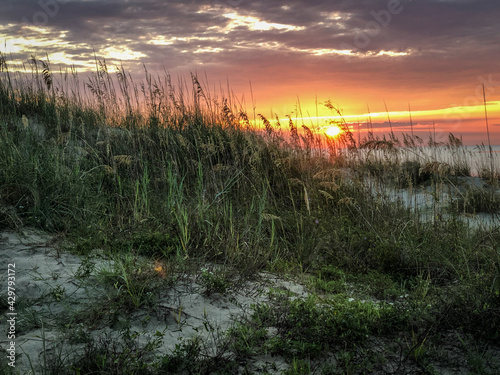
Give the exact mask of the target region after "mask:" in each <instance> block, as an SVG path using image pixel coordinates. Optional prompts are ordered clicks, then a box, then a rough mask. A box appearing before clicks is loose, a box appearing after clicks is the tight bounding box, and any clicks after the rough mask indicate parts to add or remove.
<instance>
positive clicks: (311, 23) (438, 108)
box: [0, 0, 500, 144]
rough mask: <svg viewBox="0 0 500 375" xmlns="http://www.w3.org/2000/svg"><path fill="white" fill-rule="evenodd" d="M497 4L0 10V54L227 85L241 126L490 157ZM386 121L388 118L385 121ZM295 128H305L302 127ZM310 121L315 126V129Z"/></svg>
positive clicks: (356, 0) (496, 135) (36, 0)
mask: <svg viewBox="0 0 500 375" xmlns="http://www.w3.org/2000/svg"><path fill="white" fill-rule="evenodd" d="M499 19H500V1H497V0H341V1H335V0H307V1H306V0H291V1H274V0H201V1H194V0H182V1H181V0H175V1H171V0H2V2H1V3H0V43H1V44H0V51H1V52H3V53H4V54H5V55H7V56H8V57H9V60H11V61H19V62H22V61H27V60H28V59H29V58H30V56H31V55H32V54H35V55H36V56H37V57H39V58H42V59H43V58H45V56H48V57H49V59H50V62H51V65H52V66H55V65H57V66H59V65H60V66H70V65H74V66H75V67H76V68H77V70H78V71H79V72H82V73H84V72H88V71H90V70H94V69H95V62H94V58H95V56H97V57H98V58H100V59H106V61H107V63H108V66H114V65H115V64H123V65H124V66H125V67H126V68H127V70H129V71H132V72H137V74H140V73H141V72H142V71H143V68H142V64H145V65H146V66H147V68H148V70H149V71H150V72H154V71H159V72H161V71H164V69H167V70H168V71H169V72H170V73H171V74H179V75H187V76H188V77H189V74H190V72H194V73H196V74H198V75H201V76H203V77H205V76H206V77H208V81H209V82H210V84H213V85H214V86H217V85H223V86H226V83H227V82H229V85H230V88H231V90H232V91H233V92H234V93H235V95H236V96H237V97H238V98H241V100H242V102H244V103H245V108H246V109H247V110H248V112H249V113H250V112H252V111H253V107H254V106H255V107H256V108H257V109H256V111H257V112H258V113H262V114H265V115H266V116H270V117H274V114H276V115H278V117H280V118H284V117H285V116H287V115H290V116H292V117H301V118H302V119H301V120H300V121H304V123H305V124H307V125H309V124H313V125H315V126H318V127H320V128H323V127H324V125H326V124H328V122H329V121H330V119H325V118H324V117H325V116H330V115H332V113H331V111H330V110H328V109H327V108H326V107H325V106H324V103H325V102H326V101H327V100H330V101H331V103H333V104H334V105H335V106H337V107H338V108H339V109H340V110H341V112H342V114H343V115H344V116H345V117H344V118H345V119H346V121H347V122H348V123H349V124H352V126H353V129H355V130H356V131H361V134H363V131H365V132H366V129H367V126H368V125H367V122H368V121H369V118H370V117H371V122H372V123H371V127H372V128H373V129H375V130H379V131H382V132H388V129H389V123H388V114H389V118H390V119H391V125H392V127H393V129H394V130H395V131H404V132H410V130H411V127H410V111H409V109H411V116H412V126H413V130H414V131H415V132H416V133H418V134H420V135H427V134H429V132H435V134H436V137H437V140H446V139H447V137H448V133H449V132H452V133H454V134H455V135H457V136H462V137H463V140H464V143H466V144H478V143H483V142H484V143H487V136H486V121H485V108H484V101H483V85H484V88H485V96H486V101H487V106H486V107H487V115H488V127H489V130H490V136H491V143H492V144H500V64H499V61H500V22H499V21H498V20H499ZM387 112H388V113H387ZM304 117H314V118H306V119H304ZM316 117H319V118H316Z"/></svg>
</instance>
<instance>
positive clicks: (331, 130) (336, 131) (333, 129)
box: [326, 125, 342, 137]
mask: <svg viewBox="0 0 500 375" xmlns="http://www.w3.org/2000/svg"><path fill="white" fill-rule="evenodd" d="M340 133H342V129H340V127H338V126H337V125H333V126H331V127H329V128H328V129H327V131H326V135H328V136H330V137H336V136H338V135H339V134H340Z"/></svg>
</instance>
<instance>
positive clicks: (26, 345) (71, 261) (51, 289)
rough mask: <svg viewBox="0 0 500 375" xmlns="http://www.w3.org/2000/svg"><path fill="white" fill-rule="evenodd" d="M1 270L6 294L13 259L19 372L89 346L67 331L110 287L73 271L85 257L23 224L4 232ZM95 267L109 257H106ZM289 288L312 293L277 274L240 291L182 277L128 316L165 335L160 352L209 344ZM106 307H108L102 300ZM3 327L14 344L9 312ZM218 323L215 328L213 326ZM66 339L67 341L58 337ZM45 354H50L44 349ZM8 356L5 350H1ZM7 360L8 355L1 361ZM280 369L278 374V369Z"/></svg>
mask: <svg viewBox="0 0 500 375" xmlns="http://www.w3.org/2000/svg"><path fill="white" fill-rule="evenodd" d="M0 259H1V264H0V274H1V275H2V289H1V290H2V294H3V295H5V294H6V293H7V266H8V264H15V288H16V301H15V305H14V308H15V312H16V313H17V316H16V325H15V336H16V337H15V340H14V341H15V350H16V363H15V364H16V370H18V371H19V373H20V374H27V373H32V371H31V370H32V369H33V368H34V369H35V373H37V370H36V369H37V368H39V366H41V365H42V364H43V363H44V361H45V360H46V358H50V355H51V354H54V353H55V352H56V351H58V352H57V353H56V354H57V357H59V358H61V359H63V360H65V359H66V360H67V359H69V358H70V357H72V356H74V355H76V354H78V353H81V351H82V350H83V344H82V343H78V341H79V340H78V337H75V333H78V329H77V330H73V331H72V334H71V335H72V336H71V337H67V335H65V334H64V327H65V325H67V326H68V327H69V326H72V327H73V328H74V326H75V322H74V321H73V319H74V316H75V314H76V313H77V312H79V311H80V312H81V311H85V309H88V308H89V304H90V305H91V304H92V302H94V303H102V302H96V301H102V299H99V297H100V296H102V294H103V293H105V291H104V289H103V288H104V287H103V286H102V285H98V284H97V283H89V282H88V280H83V281H82V280H81V279H80V278H77V277H76V276H75V273H76V272H77V271H78V269H79V267H80V265H81V264H82V260H81V259H80V258H79V257H78V256H75V255H71V254H68V253H59V252H58V251H57V247H56V246H54V243H53V239H52V238H51V237H50V236H47V235H45V234H42V233H39V232H36V231H32V230H23V231H22V233H14V232H3V233H1V234H0ZM100 262H101V263H102V264H99V263H97V264H96V269H99V267H100V266H101V265H102V266H105V265H106V263H109V261H108V260H105V259H102V260H101V261H100ZM270 287H273V288H281V289H287V290H291V291H292V292H294V293H297V295H299V296H305V295H306V294H307V293H306V292H305V291H304V288H303V287H302V286H300V285H298V284H294V283H291V282H287V281H284V280H280V279H277V278H275V277H273V276H271V275H268V276H267V277H266V282H265V285H264V284H263V283H258V282H255V283H250V284H249V285H248V286H246V287H245V288H242V289H241V290H239V291H238V292H236V293H231V294H228V295H227V296H225V295H220V294H217V293H214V294H211V295H210V296H207V295H206V293H204V288H203V287H202V286H201V285H198V284H197V283H196V281H195V280H189V279H184V280H180V281H178V282H177V283H176V284H175V285H174V286H172V287H171V288H168V289H167V290H165V291H164V293H162V295H161V298H160V299H159V300H158V302H157V306H156V308H155V309H154V313H152V311H151V309H148V310H142V309H138V310H137V311H135V312H134V313H133V314H132V316H130V317H129V320H128V322H129V324H130V325H129V327H128V328H129V329H130V332H138V333H139V335H138V337H137V339H138V341H139V342H140V343H143V344H146V343H147V342H148V341H151V340H154V338H155V334H156V333H157V332H162V333H163V334H164V340H163V344H162V345H161V347H160V348H158V349H157V354H167V353H171V351H172V350H174V349H175V346H176V344H179V342H180V341H179V339H180V338H184V339H186V338H189V337H193V336H195V335H197V336H200V337H201V338H202V339H203V340H204V341H205V342H206V344H207V346H208V347H210V342H211V340H214V339H215V338H216V335H217V332H219V331H220V332H223V331H225V330H227V329H228V328H230V327H231V326H232V325H233V324H234V322H235V320H236V319H238V318H239V317H241V316H242V315H243V314H245V313H247V312H248V309H249V307H250V305H251V304H255V303H258V302H263V301H265V300H266V298H267V297H266V295H267V294H266V293H267V292H268V291H269V288H270ZM102 308H103V309H105V308H107V306H105V305H103V306H102ZM0 319H1V320H0V324H1V326H2V336H0V339H1V346H2V348H4V349H6V350H7V349H8V348H9V341H10V340H8V339H7V338H6V336H5V334H4V332H6V331H7V329H8V323H7V319H8V317H7V316H6V314H2V316H1V317H0ZM86 323H87V324H86V325H87V326H85V324H82V323H80V324H81V325H82V329H81V332H82V335H83V333H84V332H87V334H88V332H90V333H91V335H92V336H94V338H97V337H103V336H106V337H108V338H111V339H113V340H120V339H121V336H120V334H119V331H118V332H117V330H116V329H115V330H113V331H112V330H111V329H110V328H109V327H99V325H97V326H95V327H93V323H94V322H93V321H92V320H89V321H88V322H86ZM207 326H208V327H212V328H213V329H214V330H212V329H207ZM62 342H64V345H60V343H62ZM44 353H45V355H44ZM2 357H4V356H2ZM1 360H2V361H5V360H6V359H5V358H2V359H1ZM259 361H260V362H261V363H260V365H265V362H266V361H269V362H272V363H274V365H275V367H276V369H277V371H280V370H282V369H284V368H285V367H284V366H285V365H284V362H283V363H282V364H281V365H280V360H277V359H276V358H262V359H259ZM278 373H279V372H278Z"/></svg>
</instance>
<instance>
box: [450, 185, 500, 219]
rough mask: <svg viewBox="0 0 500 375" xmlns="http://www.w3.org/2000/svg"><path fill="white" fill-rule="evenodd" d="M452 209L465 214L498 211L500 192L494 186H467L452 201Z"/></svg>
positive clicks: (499, 210)
mask: <svg viewBox="0 0 500 375" xmlns="http://www.w3.org/2000/svg"><path fill="white" fill-rule="evenodd" d="M452 209H453V210H454V211H455V212H457V213H466V214H477V213H480V212H484V213H491V214H495V213H499V212H500V193H499V192H498V191H496V190H495V189H494V188H482V189H480V188H477V187H469V188H467V190H465V191H464V192H463V193H462V194H461V195H459V196H458V197H457V198H456V199H455V200H454V201H453V202H452Z"/></svg>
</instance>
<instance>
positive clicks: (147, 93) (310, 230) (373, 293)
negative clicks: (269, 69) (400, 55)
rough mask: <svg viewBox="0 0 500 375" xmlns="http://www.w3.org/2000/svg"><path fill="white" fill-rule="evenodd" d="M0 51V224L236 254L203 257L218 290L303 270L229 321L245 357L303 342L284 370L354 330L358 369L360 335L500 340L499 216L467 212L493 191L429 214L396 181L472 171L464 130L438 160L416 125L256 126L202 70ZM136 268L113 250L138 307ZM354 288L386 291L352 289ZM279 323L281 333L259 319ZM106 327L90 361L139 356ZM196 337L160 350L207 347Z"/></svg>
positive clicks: (163, 250) (143, 249) (411, 349)
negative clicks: (20, 64) (308, 294)
mask: <svg viewBox="0 0 500 375" xmlns="http://www.w3.org/2000/svg"><path fill="white" fill-rule="evenodd" d="M2 59H3V58H2ZM2 61H3V63H2V68H3V72H1V73H0V75H1V76H0V77H1V79H0V227H1V228H3V229H5V228H18V227H20V226H32V227H36V228H40V229H43V230H45V231H48V232H52V233H59V234H63V235H64V236H65V237H66V238H67V239H68V241H69V243H71V246H68V247H69V248H71V249H72V250H73V251H76V252H77V253H79V254H81V255H86V254H88V253H90V251H91V250H93V249H96V248H99V249H102V250H103V251H106V252H110V253H112V254H123V258H122V259H129V258H127V257H129V255H127V254H129V253H130V252H132V253H133V254H134V255H144V256H148V257H152V258H155V259H160V260H169V259H170V260H171V259H176V261H177V262H184V263H189V262H190V261H195V262H194V263H195V264H219V265H223V266H224V267H225V268H224V269H225V271H224V272H222V273H218V274H216V275H215V276H213V275H214V274H212V273H208V272H205V273H203V271H201V270H200V271H199V272H200V273H201V274H202V278H201V280H202V281H203V282H204V283H206V285H207V292H208V293H211V292H219V291H222V292H223V291H224V290H226V289H227V288H228V285H229V284H231V283H234V285H237V284H238V281H240V282H243V281H245V280H248V279H251V278H252V277H254V276H255V275H257V274H258V273H259V272H261V271H271V272H273V273H278V274H293V275H297V276H298V277H301V278H302V280H308V281H307V282H308V285H309V286H310V288H311V290H312V291H313V292H314V293H315V294H316V295H317V297H312V298H310V299H308V300H306V301H295V300H291V299H287V298H282V297H280V298H277V299H276V301H277V302H276V306H275V309H274V310H270V309H269V308H268V307H266V306H257V307H256V309H255V313H254V315H253V317H252V320H251V321H248V322H243V323H242V326H240V327H239V328H235V329H233V330H232V331H231V332H230V333H229V334H228V336H227V337H228V338H227V340H229V341H227V342H226V344H227V345H228V346H227V350H228V351H231V352H232V353H235V355H236V357H235V358H237V360H238V361H244V360H245V358H248V357H251V356H252V355H255V354H256V353H257V352H258V351H259V350H263V349H262V348H267V349H266V350H267V353H274V354H280V353H281V354H282V355H285V357H287V358H289V359H290V363H291V367H290V370H289V372H287V373H308V371H309V370H310V368H309V364H307V365H304V363H305V362H303V361H304V360H306V361H309V360H310V359H311V358H316V357H318V356H319V357H321V355H322V354H324V353H326V352H329V351H332V350H334V349H335V348H342V350H344V351H346V350H347V352H342V353H343V354H342V356H340V355H339V358H340V359H339V361H340V362H342V361H344V362H342V363H344V364H345V365H346V366H347V367H348V366H351V367H352V366H354V367H352V368H353V369H354V370H355V369H358V370H359V369H361V368H362V366H365V365H366V364H363V363H362V361H361V359H360V358H361V357H362V356H361V355H360V352H359V348H360V345H362V344H363V343H364V342H365V341H366V340H367V338H368V337H373V336H380V337H393V338H394V337H398V338H399V339H401V338H403V337H404V338H407V339H408V340H410V341H411V342H412V344H411V345H408V346H407V348H406V352H407V356H408V358H410V359H412V360H414V361H416V362H417V363H420V364H421V365H422V366H423V364H425V355H424V351H425V348H426V345H427V344H428V343H429V342H430V341H431V339H430V337H431V336H435V337H437V336H439V335H440V334H443V333H445V332H449V331H450V330H454V331H457V332H460V333H463V334H467V335H471V337H473V338H474V339H478V340H479V339H480V340H493V341H495V340H496V341H497V342H498V340H500V337H499V332H500V277H499V271H500V245H499V244H500V232H499V231H498V225H497V227H496V229H494V230H486V229H475V228H472V227H470V226H469V225H467V224H466V223H465V222H463V221H462V220H461V219H460V215H461V214H462V213H475V212H476V211H482V210H483V209H484V207H486V210H488V211H490V212H498V209H499V206H498V201H499V200H498V195H497V194H496V193H490V192H488V191H486V190H479V192H476V191H475V190H467V191H466V192H464V193H462V195H461V197H462V198H460V199H459V200H458V201H454V203H453V204H451V203H450V207H449V208H443V210H447V211H442V212H441V208H436V210H440V211H439V212H438V211H436V212H435V215H434V216H433V218H432V220H424V219H423V218H422V215H421V213H420V212H419V210H418V209H411V208H408V207H406V206H405V205H403V204H401V202H399V203H398V201H397V200H392V199H389V197H388V195H390V194H391V193H390V192H391V191H392V190H390V189H399V188H406V189H410V190H411V189H417V188H418V187H419V186H430V187H431V191H434V192H436V191H437V190H438V189H440V188H441V186H443V184H445V183H449V184H451V185H452V186H453V185H454V184H457V178H458V177H460V176H464V175H468V174H469V173H470V166H469V165H468V164H467V161H466V160H464V159H465V158H461V157H460V155H461V153H462V151H461V149H460V144H459V142H458V141H457V139H456V138H450V143H449V144H448V145H445V146H443V147H449V148H450V149H452V150H455V153H454V154H453V155H456V160H455V161H454V162H453V163H452V164H445V163H439V162H435V161H434V162H433V161H430V160H423V159H421V158H420V157H413V156H412V155H413V154H412V152H413V151H412V149H413V148H417V146H421V145H422V143H423V141H422V140H420V139H419V138H418V137H415V136H413V137H412V136H405V137H404V139H403V141H402V142H400V140H398V139H397V138H396V137H395V136H394V134H391V136H390V137H389V138H385V137H377V136H375V135H373V134H371V135H370V136H369V137H368V138H365V139H364V140H362V141H361V142H356V140H355V139H354V137H353V136H352V134H350V133H349V132H348V131H347V132H345V133H344V135H343V136H341V137H340V138H339V139H337V140H333V139H331V138H327V137H325V136H324V135H321V134H314V133H313V132H312V131H311V130H310V129H309V128H307V127H303V128H299V127H298V126H297V124H295V123H294V122H293V121H292V120H291V119H290V121H289V123H288V124H286V126H285V125H281V124H280V125H279V126H278V125H272V124H271V122H270V121H268V120H267V119H266V118H265V117H264V116H262V115H261V116H260V119H261V123H262V124H263V128H262V130H260V129H259V128H258V127H255V126H253V124H252V123H251V122H250V121H249V118H248V116H247V114H246V113H245V111H244V109H242V108H240V107H239V106H238V104H237V103H238V101H237V100H236V99H235V98H234V97H227V98H226V97H223V96H222V95H223V94H221V97H218V96H217V95H216V94H209V93H208V92H207V90H206V89H205V86H204V85H202V84H201V83H200V81H199V80H198V78H197V77H196V76H194V75H193V76H191V80H190V82H189V84H186V83H185V82H183V81H180V82H179V84H177V85H175V84H174V83H173V82H172V79H171V77H170V76H168V75H165V76H158V77H154V76H151V75H150V74H149V73H148V72H147V71H146V72H145V74H146V75H145V80H144V82H143V83H140V84H138V83H135V82H134V81H133V80H132V78H131V76H130V75H129V74H128V73H126V72H125V71H124V70H123V68H122V67H120V68H117V73H116V76H113V75H112V74H111V73H108V68H107V67H106V65H105V63H102V62H98V64H97V66H98V68H97V71H96V72H94V73H93V75H92V76H91V78H90V79H88V80H87V81H85V82H80V78H79V76H78V75H77V74H76V73H74V72H69V73H66V74H61V75H60V76H57V75H56V74H53V73H52V72H51V70H50V67H49V65H48V64H47V63H45V62H40V61H39V60H36V59H33V60H32V61H31V71H23V72H20V73H18V72H15V71H14V70H13V69H12V67H9V65H8V64H7V62H5V60H2ZM29 69H30V68H28V70H29ZM27 73H30V74H27ZM31 73H32V74H31ZM340 125H341V126H343V127H344V129H345V130H347V124H345V123H344V124H340ZM399 146H407V147H406V148H403V147H399ZM388 155H390V157H388ZM433 163H434V164H433ZM436 163H437V164H436ZM491 181H493V179H491ZM448 186H449V185H448ZM432 189H433V190H432ZM474 189H476V188H474ZM477 189H479V188H477ZM477 189H476V190H477ZM457 191H459V190H457ZM436 196H437V194H436ZM443 213H446V217H445V216H443V215H442V214H443ZM120 265H121V268H120ZM129 268H130V267H128V265H127V266H125V263H123V262H122V263H120V262H117V263H116V264H115V269H113V270H112V272H111V271H110V272H108V273H106V274H104V276H103V277H104V278H106V279H109V280H111V281H112V282H113V281H114V282H120V283H122V284H123V285H124V290H125V289H126V290H128V291H129V297H131V298H128V299H127V300H126V301H128V302H126V303H127V309H133V308H137V307H139V306H141V305H142V304H143V303H144V299H143V298H142V297H143V294H144V293H143V292H145V290H146V289H147V288H149V284H148V285H146V283H145V281H144V279H141V278H139V277H135V276H134V272H135V271H134V270H132V269H129ZM115 279H116V280H115ZM136 281H137V283H139V284H140V285H139V284H137V283H136V285H133V283H134V282H136ZM146 282H147V280H146ZM348 290H350V292H349V293H351V295H352V293H354V295H355V296H359V297H361V296H364V297H365V298H372V299H375V300H377V301H382V302H377V303H381V305H380V307H373V306H371V305H370V306H367V305H366V304H363V303H360V302H357V301H354V302H353V301H350V300H348V297H347V296H348ZM321 296H326V297H321ZM401 296H405V297H404V298H403V299H404V301H405V302H404V303H403V302H402V297H401ZM120 301H121V302H120ZM124 301H125V299H124V298H121V299H118V298H117V299H116V303H125V302H124ZM270 326H275V327H277V334H276V336H275V337H274V338H266V337H264V336H265V335H264V336H262V332H264V331H263V330H265V329H266V328H268V327H270ZM245 335H247V336H248V335H250V336H251V337H252V339H251V340H250V341H248V340H247V339H246V338H245V337H246V336H245ZM252 340H253V341H252ZM412 340H413V341H412ZM426 340H428V341H426ZM101 344H102V345H101V346H100V347H96V346H95V345H94V344H93V345H94V346H90V347H89V348H88V351H89V353H90V354H89V355H88V356H87V357H86V359H85V360H83V359H82V360H80V362H78V363H80V365H81V368H83V367H82V366H87V367H85V368H88V371H95V368H96V364H95V363H88V361H90V359H91V357H92V356H95V355H96V353H101V354H102V353H103V350H105V351H107V352H106V353H107V355H112V354H113V353H114V354H115V355H116V358H117V359H118V360H120V361H121V360H123V363H125V362H126V363H128V362H127V361H129V360H130V359H126V358H125V357H124V355H123V350H119V349H118V348H117V347H114V346H113V347H112V345H111V344H110V343H109V342H103V343H101ZM190 345H191V346H190ZM193 345H194V346H196V345H197V344H196V343H195V342H193V343H191V344H189V345H187V346H185V347H179V352H178V353H173V354H172V356H170V357H168V358H164V359H163V364H162V365H158V366H159V367H158V368H159V369H160V370H161V368H164V369H168V371H172V369H173V368H174V367H175V366H174V367H173V365H172V363H178V365H179V366H180V367H178V368H181V367H182V366H181V365H182V363H185V362H186V361H188V362H190V361H191V362H192V361H193V360H200V361H201V359H200V358H198V357H196V350H194V349H193V347H192V346H193ZM259 348H260V349H259ZM353 348H358V349H356V350H358V351H356V350H355V349H353ZM335 350H336V349H335ZM350 350H351V351H350ZM125 352H126V351H125ZM349 353H351V354H349ZM101 354H99V355H101ZM261 354H262V353H261ZM190 355H191V356H192V357H189V356H190ZM346 358H347V359H346ZM219 359H220V358H219ZM220 360H221V361H222V359H220ZM175 361H177V362H175ZM183 361H185V362H183ZM340 362H339V363H340ZM103 363H104V362H103ZM106 363H107V362H106ZM111 363H112V362H110V364H109V366H111ZM117 363H120V362H119V361H118V362H115V365H116V366H118V364H117ZM186 363H187V362H186ZM197 363H198V365H199V368H200V373H202V372H203V371H205V370H201V369H206V368H205V367H203V366H204V365H203V363H204V362H203V363H202V362H197ZM307 363H309V362H307ZM205 365H207V366H209V365H210V364H206V363H205ZM212 365H213V364H212ZM226 365H228V366H229V367H228V368H229V370H227V371H228V372H227V373H231V371H234V368H233V367H231V366H230V365H229V364H227V363H226ZM106 366H107V365H106ZM124 366H125V365H124ZM127 366H130V364H129V363H128V364H127ZM134 366H135V365H134ZM294 366H295V367H296V368H297V370H296V371H295V372H293V371H294V370H293V368H294ZM356 366H357V367H356ZM136 367H137V368H138V369H139V368H140V370H141V371H143V372H139V370H137V371H138V372H137V373H147V372H146V369H144V368H143V367H141V366H139V365H137V366H136ZM347 367H346V368H347ZM106 368H108V367H106ZM134 368H135V367H134ZM298 368H301V369H302V370H299V369H298ZM305 368H307V369H308V370H307V371H306V370H304V369H305ZM160 370H158V371H160ZM354 370H353V372H355V371H354ZM82 371H83V370H82ZM109 371H110V372H109V373H115V372H113V371H114V370H113V371H112V370H109ZM116 371H118V372H116V373H119V371H121V370H119V369H118V370H116ZM147 371H151V373H154V372H153V370H152V369H149V370H147ZM165 371H167V370H165ZM301 371H302V372H301ZM325 371H326V370H325ZM346 371H347V370H346ZM81 373H85V372H81ZM159 373H162V372H161V371H160V372H159ZM169 373H170V372H169ZM325 373H328V372H325ZM332 373H333V372H332Z"/></svg>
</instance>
